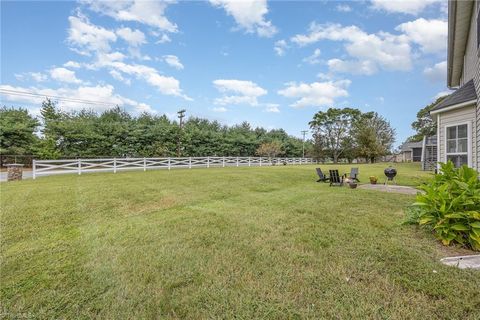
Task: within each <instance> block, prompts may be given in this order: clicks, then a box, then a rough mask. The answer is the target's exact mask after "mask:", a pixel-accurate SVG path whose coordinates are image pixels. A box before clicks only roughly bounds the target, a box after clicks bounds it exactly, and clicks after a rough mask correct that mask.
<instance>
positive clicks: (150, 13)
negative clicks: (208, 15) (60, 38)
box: [81, 0, 178, 32]
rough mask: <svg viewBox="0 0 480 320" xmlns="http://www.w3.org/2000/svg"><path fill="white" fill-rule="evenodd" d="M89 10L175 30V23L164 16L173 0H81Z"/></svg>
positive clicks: (119, 18) (116, 18) (118, 19)
mask: <svg viewBox="0 0 480 320" xmlns="http://www.w3.org/2000/svg"><path fill="white" fill-rule="evenodd" d="M81 2H82V3H84V4H86V5H87V6H88V7H89V8H90V9H91V10H93V11H95V12H98V13H101V14H104V15H107V16H110V17H112V18H114V19H115V20H117V21H135V22H139V23H142V24H145V25H148V26H150V27H154V28H157V29H159V30H162V31H167V32H177V31H178V29H177V25H176V24H174V23H172V22H170V21H169V20H168V19H167V18H166V17H165V9H166V8H167V6H168V5H169V4H172V3H174V1H169V0H165V1H145V0H124V1H96V0H83V1H81Z"/></svg>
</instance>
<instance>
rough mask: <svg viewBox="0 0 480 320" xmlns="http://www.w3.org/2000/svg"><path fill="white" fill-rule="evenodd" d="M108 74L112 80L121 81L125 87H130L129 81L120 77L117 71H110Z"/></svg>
mask: <svg viewBox="0 0 480 320" xmlns="http://www.w3.org/2000/svg"><path fill="white" fill-rule="evenodd" d="M109 73H110V75H111V76H112V78H114V79H115V80H118V81H121V82H123V83H125V84H127V85H130V84H131V83H132V82H131V81H130V79H127V78H125V77H124V76H122V74H121V73H120V72H118V71H117V70H110V71H109Z"/></svg>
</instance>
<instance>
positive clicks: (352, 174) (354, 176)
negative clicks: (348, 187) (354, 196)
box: [347, 168, 360, 182]
mask: <svg viewBox="0 0 480 320" xmlns="http://www.w3.org/2000/svg"><path fill="white" fill-rule="evenodd" d="M359 175H360V174H359V173H358V168H351V169H350V176H349V177H347V178H348V179H350V180H352V181H355V182H360V180H359V179H358V176H359Z"/></svg>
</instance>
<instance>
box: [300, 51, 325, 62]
mask: <svg viewBox="0 0 480 320" xmlns="http://www.w3.org/2000/svg"><path fill="white" fill-rule="evenodd" d="M320 54H321V51H320V49H318V48H317V49H315V51H314V52H313V54H312V55H311V56H309V57H306V58H305V59H303V61H304V62H307V63H309V64H317V63H320V59H318V58H319V57H320Z"/></svg>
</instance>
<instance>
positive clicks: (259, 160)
mask: <svg viewBox="0 0 480 320" xmlns="http://www.w3.org/2000/svg"><path fill="white" fill-rule="evenodd" d="M313 163H316V161H314V160H313V159H311V158H263V157H188V158H110V159H74V160H33V179H35V178H36V177H39V176H48V175H54V174H65V173H76V174H82V173H87V172H102V171H103V172H113V173H116V172H117V171H121V170H143V171H146V170H148V169H168V170H170V169H172V168H190V169H191V168H195V167H205V168H210V167H253V166H260V167H261V166H272V165H284V164H290V165H291V164H313Z"/></svg>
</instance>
